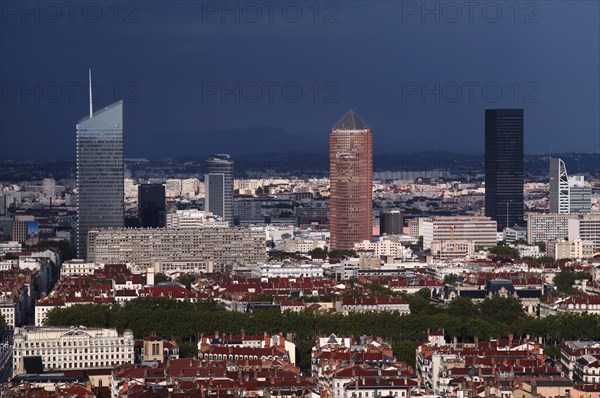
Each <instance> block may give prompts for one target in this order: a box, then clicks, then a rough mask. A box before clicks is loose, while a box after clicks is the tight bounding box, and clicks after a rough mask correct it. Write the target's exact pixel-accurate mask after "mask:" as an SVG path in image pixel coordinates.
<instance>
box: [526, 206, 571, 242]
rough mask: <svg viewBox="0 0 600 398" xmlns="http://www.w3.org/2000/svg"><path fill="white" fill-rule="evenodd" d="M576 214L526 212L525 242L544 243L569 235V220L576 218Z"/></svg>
mask: <svg viewBox="0 0 600 398" xmlns="http://www.w3.org/2000/svg"><path fill="white" fill-rule="evenodd" d="M578 217H579V216H578V215H577V214H545V213H529V214H527V243H528V244H530V245H531V244H534V243H541V242H543V243H545V244H546V245H548V244H549V243H550V242H551V241H555V240H562V239H565V238H568V236H569V220H570V219H577V218H578Z"/></svg>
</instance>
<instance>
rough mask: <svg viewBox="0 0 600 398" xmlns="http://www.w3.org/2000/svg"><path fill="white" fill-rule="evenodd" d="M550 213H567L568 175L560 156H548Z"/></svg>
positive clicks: (568, 211)
mask: <svg viewBox="0 0 600 398" xmlns="http://www.w3.org/2000/svg"><path fill="white" fill-rule="evenodd" d="M549 208H550V213H554V214H568V213H570V210H569V176H568V175H567V167H566V166H565V162H563V160H562V159H560V158H550V195H549Z"/></svg>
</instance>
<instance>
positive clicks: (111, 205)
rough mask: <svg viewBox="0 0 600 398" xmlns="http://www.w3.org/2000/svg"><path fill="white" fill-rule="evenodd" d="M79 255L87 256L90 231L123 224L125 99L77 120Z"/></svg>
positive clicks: (81, 256) (80, 256)
mask: <svg viewBox="0 0 600 398" xmlns="http://www.w3.org/2000/svg"><path fill="white" fill-rule="evenodd" d="M77 189H78V195H77V207H78V212H77V216H78V217H77V255H78V257H79V258H86V257H87V240H88V231H90V230H95V229H100V228H112V227H123V213H124V163H123V102H122V101H119V102H115V103H114V104H112V105H110V106H108V107H106V108H103V109H101V110H99V111H97V112H96V113H94V115H93V117H89V116H86V117H84V118H83V119H81V120H80V121H79V122H78V123H77Z"/></svg>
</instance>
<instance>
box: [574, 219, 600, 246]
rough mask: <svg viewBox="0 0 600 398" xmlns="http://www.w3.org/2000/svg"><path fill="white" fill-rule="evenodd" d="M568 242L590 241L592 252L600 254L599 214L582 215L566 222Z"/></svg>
mask: <svg viewBox="0 0 600 398" xmlns="http://www.w3.org/2000/svg"><path fill="white" fill-rule="evenodd" d="M568 224H569V225H568V232H569V240H574V239H581V240H583V241H591V242H593V244H594V251H596V252H600V214H598V213H591V214H582V215H580V216H579V217H578V218H576V219H570V220H569V221H568Z"/></svg>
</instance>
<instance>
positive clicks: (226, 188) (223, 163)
mask: <svg viewBox="0 0 600 398" xmlns="http://www.w3.org/2000/svg"><path fill="white" fill-rule="evenodd" d="M233 174H234V171H233V160H231V158H230V156H229V155H225V154H217V155H212V156H211V157H210V158H208V159H207V160H206V161H205V162H204V184H205V190H206V194H205V199H204V209H205V210H207V211H209V212H211V213H213V214H214V215H217V216H219V217H221V218H223V220H224V221H227V222H228V223H229V224H230V225H231V224H233Z"/></svg>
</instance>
